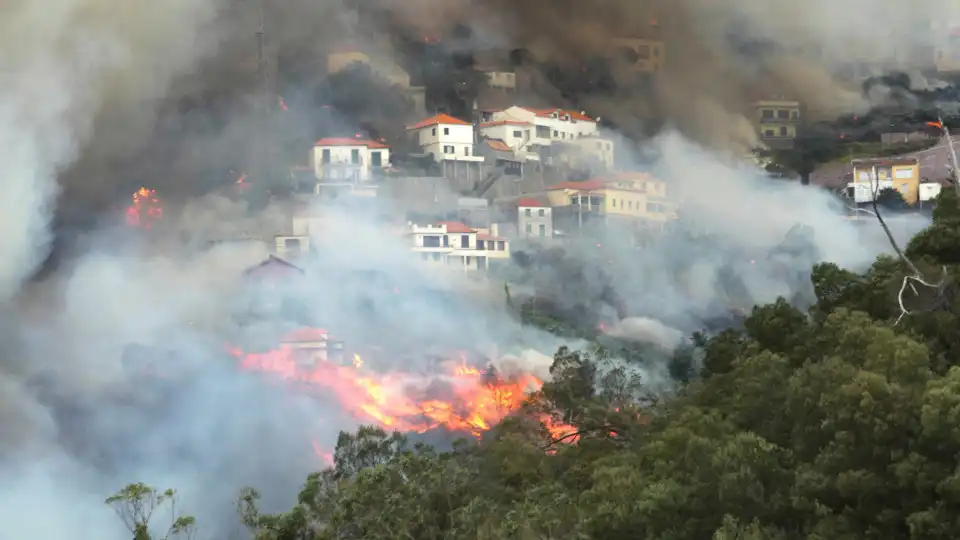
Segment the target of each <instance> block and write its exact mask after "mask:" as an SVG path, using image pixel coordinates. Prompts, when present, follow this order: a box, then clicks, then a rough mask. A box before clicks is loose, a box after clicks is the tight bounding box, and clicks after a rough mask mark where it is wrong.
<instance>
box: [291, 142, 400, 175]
mask: <svg viewBox="0 0 960 540" xmlns="http://www.w3.org/2000/svg"><path fill="white" fill-rule="evenodd" d="M324 150H329V151H330V163H329V165H331V166H332V167H330V170H328V171H326V173H327V174H325V171H324V167H325V166H324V163H323V153H324ZM354 150H356V151H357V152H358V157H359V160H358V161H359V162H358V163H357V164H354V163H353V160H352V155H353V151H354ZM374 154H379V155H380V166H379V167H374V166H373V159H372V156H373V155H374ZM389 164H390V149H389V148H372V149H371V148H368V147H367V146H364V145H359V144H358V145H355V146H314V147H313V151H312V152H311V153H310V167H311V168H312V169H313V171H314V174H316V176H317V178H322V177H324V178H326V179H331V175H347V176H346V177H345V178H340V179H342V180H358V181H361V182H364V181H369V180H370V178H371V176H372V171H373V170H374V169H376V168H383V167H387V166H388V165H389ZM339 166H347V167H343V168H342V170H338V169H340V167H339ZM350 166H354V167H355V168H354V167H350ZM348 169H349V170H348ZM353 171H356V175H355V176H351V175H350V173H352V172H353ZM333 179H335V177H334V178H333Z"/></svg>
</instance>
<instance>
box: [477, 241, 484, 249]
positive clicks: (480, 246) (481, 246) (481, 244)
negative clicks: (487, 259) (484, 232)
mask: <svg viewBox="0 0 960 540" xmlns="http://www.w3.org/2000/svg"><path fill="white" fill-rule="evenodd" d="M477 249H479V250H483V240H477Z"/></svg>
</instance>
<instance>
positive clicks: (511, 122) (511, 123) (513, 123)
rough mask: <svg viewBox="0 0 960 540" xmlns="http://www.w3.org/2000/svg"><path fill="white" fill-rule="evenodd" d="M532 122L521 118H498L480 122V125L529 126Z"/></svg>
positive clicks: (483, 126)
mask: <svg viewBox="0 0 960 540" xmlns="http://www.w3.org/2000/svg"><path fill="white" fill-rule="evenodd" d="M529 125H530V122H523V121H521V120H496V121H493V122H484V123H482V124H480V127H482V128H485V127H496V126H529Z"/></svg>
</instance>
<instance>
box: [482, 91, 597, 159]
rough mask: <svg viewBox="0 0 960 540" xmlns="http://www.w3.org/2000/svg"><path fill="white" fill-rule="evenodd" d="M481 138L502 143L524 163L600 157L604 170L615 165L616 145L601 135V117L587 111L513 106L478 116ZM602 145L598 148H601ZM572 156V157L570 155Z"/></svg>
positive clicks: (484, 112)
mask: <svg viewBox="0 0 960 540" xmlns="http://www.w3.org/2000/svg"><path fill="white" fill-rule="evenodd" d="M479 121H480V122H479V124H478V128H477V129H478V130H479V132H480V135H481V136H483V137H486V138H489V139H496V140H499V141H503V142H504V143H505V144H506V145H507V146H509V147H510V148H511V149H512V151H513V152H514V153H515V154H516V155H517V156H518V157H521V158H522V160H523V161H528V160H539V161H541V162H543V163H544V164H546V165H560V164H561V161H567V160H566V159H564V160H555V158H559V156H562V155H567V154H575V156H572V157H576V156H586V155H590V156H592V155H597V156H598V159H597V160H596V161H597V162H598V163H600V164H602V168H603V169H604V170H606V169H608V168H609V167H610V166H612V164H613V145H612V143H610V141H607V140H606V139H602V140H601V139H598V138H599V135H600V130H599V118H592V117H591V116H589V115H588V114H586V112H584V111H575V110H569V109H562V108H532V107H520V106H513V107H509V108H507V109H504V110H501V111H483V112H481V113H480V115H479ZM598 143H599V146H598ZM571 151H572V152H571ZM568 157H570V156H568Z"/></svg>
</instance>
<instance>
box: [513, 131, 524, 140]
mask: <svg viewBox="0 0 960 540" xmlns="http://www.w3.org/2000/svg"><path fill="white" fill-rule="evenodd" d="M513 137H514V138H515V139H521V138H523V132H522V131H520V130H519V129H515V130H513Z"/></svg>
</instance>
